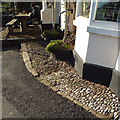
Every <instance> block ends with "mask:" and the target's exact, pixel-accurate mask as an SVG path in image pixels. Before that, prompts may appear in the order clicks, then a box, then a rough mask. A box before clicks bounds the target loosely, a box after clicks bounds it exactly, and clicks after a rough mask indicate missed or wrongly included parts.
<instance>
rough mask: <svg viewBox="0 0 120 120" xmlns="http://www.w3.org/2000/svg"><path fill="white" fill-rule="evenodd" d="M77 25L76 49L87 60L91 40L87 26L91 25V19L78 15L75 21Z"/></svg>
mask: <svg viewBox="0 0 120 120" xmlns="http://www.w3.org/2000/svg"><path fill="white" fill-rule="evenodd" d="M73 24H74V25H75V26H77V31H76V40H75V51H76V52H77V53H78V55H79V56H80V57H81V58H82V60H83V61H84V62H85V60H86V54H87V49H88V42H89V33H88V32H87V26H88V25H89V19H88V18H85V17H80V16H79V17H76V20H74V23H73Z"/></svg>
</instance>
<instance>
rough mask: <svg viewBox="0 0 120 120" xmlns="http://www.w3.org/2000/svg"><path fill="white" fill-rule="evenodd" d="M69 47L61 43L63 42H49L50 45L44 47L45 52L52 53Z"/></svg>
mask: <svg viewBox="0 0 120 120" xmlns="http://www.w3.org/2000/svg"><path fill="white" fill-rule="evenodd" d="M68 48H69V46H68V45H67V44H66V43H63V40H51V41H50V43H49V44H48V45H47V46H46V48H45V50H46V52H54V51H57V50H59V49H68Z"/></svg>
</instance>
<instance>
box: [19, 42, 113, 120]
mask: <svg viewBox="0 0 120 120" xmlns="http://www.w3.org/2000/svg"><path fill="white" fill-rule="evenodd" d="M21 52H22V57H23V61H24V62H25V66H26V68H27V70H28V71H29V72H30V73H31V74H32V75H33V76H34V77H37V76H38V75H39V74H38V73H37V71H36V70H35V69H34V68H33V67H32V64H31V61H30V57H29V54H28V51H27V47H26V45H25V43H24V42H23V43H21ZM40 82H41V83H43V84H44V85H46V86H48V87H49V88H51V89H52V90H53V91H55V92H56V93H57V94H59V95H61V96H62V97H65V98H67V99H69V100H70V101H72V102H74V103H75V104H77V105H79V106H81V107H83V108H84V109H86V110H87V111H88V112H90V113H92V114H93V115H95V116H96V117H98V118H103V119H105V118H112V117H113V116H109V117H108V116H105V115H103V114H102V113H100V112H97V111H95V110H93V109H92V108H90V107H89V106H86V105H84V104H83V103H82V102H79V101H77V100H74V99H73V98H72V97H70V96H68V95H67V94H65V93H63V92H61V91H59V90H58V89H57V88H56V87H53V86H52V85H50V83H49V82H48V81H47V80H42V81H40Z"/></svg>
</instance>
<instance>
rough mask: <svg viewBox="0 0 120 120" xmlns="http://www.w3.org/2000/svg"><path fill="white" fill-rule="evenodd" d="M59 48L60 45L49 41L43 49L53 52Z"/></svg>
mask: <svg viewBox="0 0 120 120" xmlns="http://www.w3.org/2000/svg"><path fill="white" fill-rule="evenodd" d="M59 48H60V46H59V45H58V44H56V43H49V44H48V45H47V46H46V48H45V50H46V52H54V51H56V50H58V49H59Z"/></svg>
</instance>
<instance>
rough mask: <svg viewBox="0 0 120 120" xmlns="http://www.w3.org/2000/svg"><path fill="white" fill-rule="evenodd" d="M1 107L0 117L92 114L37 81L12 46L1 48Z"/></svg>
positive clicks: (87, 116) (85, 115)
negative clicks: (0, 113) (0, 115)
mask: <svg viewBox="0 0 120 120" xmlns="http://www.w3.org/2000/svg"><path fill="white" fill-rule="evenodd" d="M2 108H3V109H2V116H3V118H95V116H94V115H92V114H91V113H89V112H87V111H86V110H85V109H83V108H82V107H79V106H78V105H76V104H74V103H72V102H71V101H69V100H68V99H66V98H63V97H62V96H60V95H58V94H56V93H55V92H54V91H52V90H50V89H49V88H48V87H46V86H45V85H43V84H42V83H39V82H38V81H37V80H36V79H35V78H34V77H33V76H32V75H31V74H30V73H29V72H28V71H27V69H26V67H25V65H24V62H23V61H22V58H21V55H20V52H19V50H18V49H17V48H14V47H11V48H9V49H6V50H3V51H2Z"/></svg>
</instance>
